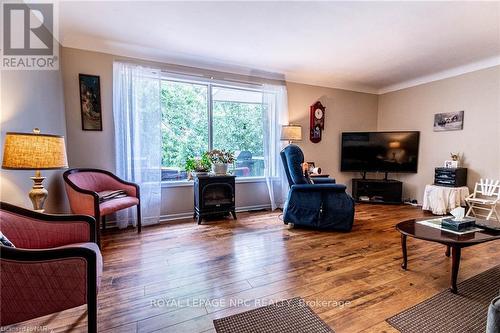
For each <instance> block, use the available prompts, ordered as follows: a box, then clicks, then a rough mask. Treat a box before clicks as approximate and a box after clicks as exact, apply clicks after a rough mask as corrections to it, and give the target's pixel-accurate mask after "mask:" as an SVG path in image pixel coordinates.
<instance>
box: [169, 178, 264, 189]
mask: <svg viewBox="0 0 500 333" xmlns="http://www.w3.org/2000/svg"><path fill="white" fill-rule="evenodd" d="M235 182H236V184H242V183H265V182H266V178H265V177H237V178H236V180H235ZM193 184H194V181H192V180H174V181H163V182H161V187H162V188H171V187H189V186H193Z"/></svg>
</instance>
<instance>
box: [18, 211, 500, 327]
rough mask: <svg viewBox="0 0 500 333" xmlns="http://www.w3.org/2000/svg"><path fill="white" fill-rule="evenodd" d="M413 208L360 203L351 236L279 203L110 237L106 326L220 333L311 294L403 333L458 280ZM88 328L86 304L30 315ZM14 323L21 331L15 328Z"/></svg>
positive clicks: (482, 265) (340, 315)
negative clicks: (419, 227)
mask: <svg viewBox="0 0 500 333" xmlns="http://www.w3.org/2000/svg"><path fill="white" fill-rule="evenodd" d="M421 216H424V213H423V212H422V211H421V210H420V209H418V208H414V207H410V206H384V205H358V206H357V207H356V221H355V226H354V229H353V231H352V232H351V233H335V232H317V231H313V230H304V229H290V228H289V227H288V226H285V225H284V224H283V222H282V221H281V220H280V219H279V213H277V212H272V213H271V212H259V213H240V214H239V215H238V220H237V221H233V220H231V219H228V220H224V221H215V222H209V223H206V224H203V225H197V224H196V223H195V222H193V221H192V220H189V221H182V222H175V223H172V222H167V223H163V224H161V225H158V226H152V227H145V228H143V232H142V234H141V235H137V233H136V232H135V231H134V230H132V229H130V230H125V231H117V230H107V231H106V232H104V234H103V256H104V275H103V279H102V284H101V289H100V292H99V313H98V321H99V332H106V333H109V332H132V333H133V332H189V333H191V332H193V333H196V332H207V333H208V332H215V331H214V330H213V325H212V320H213V319H215V318H220V317H225V316H228V315H231V314H235V313H238V312H242V311H245V310H248V309H251V308H255V307H259V306H262V305H266V304H268V303H269V302H272V301H277V300H281V299H287V298H291V297H295V296H300V297H302V298H304V299H305V300H306V301H308V302H309V305H310V306H311V307H312V308H313V309H314V311H315V312H316V313H317V314H318V315H319V316H320V317H321V318H322V319H323V320H324V321H325V322H326V323H327V324H328V325H330V326H331V327H332V328H334V329H335V331H336V332H337V333H342V332H365V333H367V332H396V331H395V330H394V329H393V328H392V327H391V326H390V325H388V324H387V323H386V322H385V319H386V318H388V317H390V316H392V315H394V314H396V313H398V312H400V311H402V310H403V309H406V308H408V307H410V306H412V305H414V304H417V303H419V302H421V301H423V300H425V299H427V298H429V297H430V296H432V295H434V294H436V293H438V292H440V291H442V290H444V289H447V288H448V283H449V275H450V269H451V260H450V259H449V258H447V257H446V256H445V255H444V253H445V247H444V246H440V245H438V244H434V243H429V242H425V241H420V240H415V239H411V238H409V239H408V255H409V257H408V259H409V262H408V265H409V267H408V268H409V270H408V271H406V272H405V271H403V270H402V269H401V268H400V264H401V257H402V255H401V246H400V236H399V233H398V232H397V231H396V230H395V228H394V226H395V225H396V223H397V222H399V221H401V220H404V219H408V218H414V217H421ZM499 252H500V242H498V241H496V242H491V243H488V244H483V245H477V246H475V247H472V248H467V249H464V251H463V254H462V263H461V269H460V275H459V281H462V280H463V279H466V278H468V277H471V276H473V275H475V274H478V273H480V272H482V271H484V270H486V269H488V268H491V267H493V266H496V265H499V264H500V256H498V253H499ZM34 325H40V326H46V327H48V329H49V330H47V331H50V330H53V332H69V331H71V332H83V331H85V330H86V326H85V325H86V313H85V307H79V308H76V309H72V310H68V311H65V312H61V313H59V314H54V315H50V316H46V317H43V318H39V319H37V320H33V321H30V322H28V323H22V324H20V325H17V326H16V327H23V326H34ZM16 327H12V329H16Z"/></svg>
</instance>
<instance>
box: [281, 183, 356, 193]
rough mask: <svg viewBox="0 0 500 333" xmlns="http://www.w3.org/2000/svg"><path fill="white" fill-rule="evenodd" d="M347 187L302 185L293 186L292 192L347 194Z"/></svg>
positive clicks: (338, 185)
mask: <svg viewBox="0 0 500 333" xmlns="http://www.w3.org/2000/svg"><path fill="white" fill-rule="evenodd" d="M346 188H347V187H346V186H345V185H341V184H300V185H292V187H291V188H290V190H291V191H300V192H315V191H327V192H345V190H346Z"/></svg>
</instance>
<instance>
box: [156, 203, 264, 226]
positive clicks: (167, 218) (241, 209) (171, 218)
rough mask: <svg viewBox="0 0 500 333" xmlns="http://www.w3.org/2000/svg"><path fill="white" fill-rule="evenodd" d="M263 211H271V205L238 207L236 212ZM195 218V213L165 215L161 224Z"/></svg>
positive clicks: (162, 216) (161, 217)
mask: <svg viewBox="0 0 500 333" xmlns="http://www.w3.org/2000/svg"><path fill="white" fill-rule="evenodd" d="M262 209H271V205H253V206H242V207H236V212H237V213H239V212H248V211H252V210H262ZM192 217H193V212H192V211H190V212H185V213H175V214H165V215H160V222H165V221H174V220H183V219H189V218H192Z"/></svg>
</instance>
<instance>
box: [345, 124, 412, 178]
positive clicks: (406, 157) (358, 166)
mask: <svg viewBox="0 0 500 333" xmlns="http://www.w3.org/2000/svg"><path fill="white" fill-rule="evenodd" d="M419 139H420V132H417V131H411V132H344V133H342V157H341V165H340V170H341V171H356V172H358V171H359V172H408V173H416V172H417V166H418V145H419Z"/></svg>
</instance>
